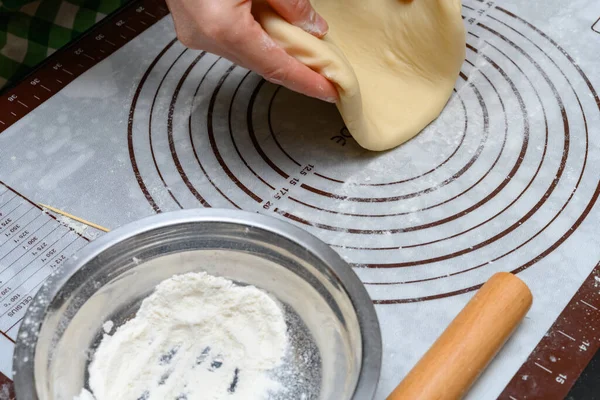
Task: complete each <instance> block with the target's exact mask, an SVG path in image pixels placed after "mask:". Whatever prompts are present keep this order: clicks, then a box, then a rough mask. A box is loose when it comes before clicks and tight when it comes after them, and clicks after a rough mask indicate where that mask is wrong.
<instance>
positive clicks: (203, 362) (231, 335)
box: [79, 273, 288, 400]
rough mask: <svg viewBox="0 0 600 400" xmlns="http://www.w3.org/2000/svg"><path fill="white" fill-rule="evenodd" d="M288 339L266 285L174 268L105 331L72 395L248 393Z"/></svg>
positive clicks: (257, 391) (268, 389) (266, 387)
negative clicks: (81, 386)
mask: <svg viewBox="0 0 600 400" xmlns="http://www.w3.org/2000/svg"><path fill="white" fill-rule="evenodd" d="M287 346H288V338H287V334H286V323H285V318H284V313H283V311H282V309H281V308H280V307H279V306H278V305H277V303H276V302H275V301H274V300H273V299H272V298H271V297H269V295H267V294H266V293H265V292H263V291H262V290H259V289H257V288H255V287H252V286H238V285H236V284H234V283H233V282H231V281H229V280H227V279H224V278H217V277H214V276H210V275H207V274H205V273H189V274H185V275H178V276H174V277H172V278H171V279H168V280H166V281H163V282H161V283H160V284H159V285H158V286H157V287H156V290H155V292H154V293H153V294H152V295H150V296H149V297H148V298H146V299H145V300H144V301H143V302H142V305H141V307H140V309H139V311H138V312H137V314H136V316H135V318H134V319H132V320H130V321H128V322H127V323H125V324H124V325H122V326H120V327H119V328H118V329H117V330H116V332H115V333H114V334H113V335H112V336H110V335H105V336H104V338H103V339H102V342H101V343H100V346H99V347H98V349H97V350H96V353H95V354H94V357H93V360H92V362H91V364H90V366H89V375H90V378H89V384H90V388H91V391H92V392H93V396H92V394H91V393H89V392H88V391H86V390H83V391H82V393H81V394H80V395H79V400H88V399H89V400H91V399H95V400H120V399H123V400H130V399H131V400H163V399H177V400H194V399H203V400H219V399H228V400H241V399H244V400H253V399H257V400H258V399H265V398H267V397H268V395H269V394H270V393H271V394H273V392H276V391H278V390H279V389H280V387H279V385H278V384H277V383H275V382H274V381H273V380H271V379H270V378H269V376H268V372H269V370H271V369H273V368H275V367H277V366H279V365H280V364H281V362H282V358H283V356H284V354H285V351H286V348H287Z"/></svg>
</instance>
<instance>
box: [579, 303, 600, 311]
mask: <svg viewBox="0 0 600 400" xmlns="http://www.w3.org/2000/svg"><path fill="white" fill-rule="evenodd" d="M579 301H581V302H582V303H583V304H585V305H586V306H588V307H590V308H592V309H594V310H596V311H598V307H594V306H593V305H591V304H590V303H588V302H587V301H585V300H579Z"/></svg>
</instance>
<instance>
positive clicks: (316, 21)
mask: <svg viewBox="0 0 600 400" xmlns="http://www.w3.org/2000/svg"><path fill="white" fill-rule="evenodd" d="M267 1H268V3H269V5H270V6H271V7H272V8H273V9H274V10H275V11H276V12H277V14H279V15H281V16H282V17H283V18H284V19H285V20H286V21H288V22H289V23H290V24H293V25H296V26H297V27H299V28H302V29H304V30H305V31H306V32H308V33H310V34H312V35H315V36H317V37H323V36H325V34H326V33H327V31H328V29H329V26H328V25H327V22H326V21H325V19H323V17H321V16H320V15H319V14H317V12H316V11H315V9H314V8H313V6H312V5H311V4H310V1H309V0H267Z"/></svg>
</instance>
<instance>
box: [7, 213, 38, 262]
mask: <svg viewBox="0 0 600 400" xmlns="http://www.w3.org/2000/svg"><path fill="white" fill-rule="evenodd" d="M22 205H23V203H20V204H19V205H18V206H16V207H15V208H13V211H15V210H16V209H17V208H19V207H21V206H22ZM13 211H11V213H12V212H13ZM29 211H31V209H29V210H27V211H25V212H24V213H23V214H22V215H21V216H20V217H19V218H17V219H15V220H14V221H12V222H11V223H10V224H9V225H7V226H5V227H3V228H2V230H7V229H9V228H11V227H12V226H13V225H14V224H16V223H17V222H19V221H20V220H21V218H23V217H24V216H26V215H27V214H28V213H29ZM26 226H27V225H26ZM11 233H13V234H17V233H19V232H11ZM6 243H8V241H6V242H4V243H2V244H1V245H0V247H2V246H4V244H6ZM3 258H4V257H2V258H0V260H2V259H3Z"/></svg>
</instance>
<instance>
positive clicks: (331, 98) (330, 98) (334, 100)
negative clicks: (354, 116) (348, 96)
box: [321, 97, 338, 104]
mask: <svg viewBox="0 0 600 400" xmlns="http://www.w3.org/2000/svg"><path fill="white" fill-rule="evenodd" d="M321 100H323V101H326V102H328V103H333V104H335V103H337V101H338V99H337V98H336V97H322V98H321Z"/></svg>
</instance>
